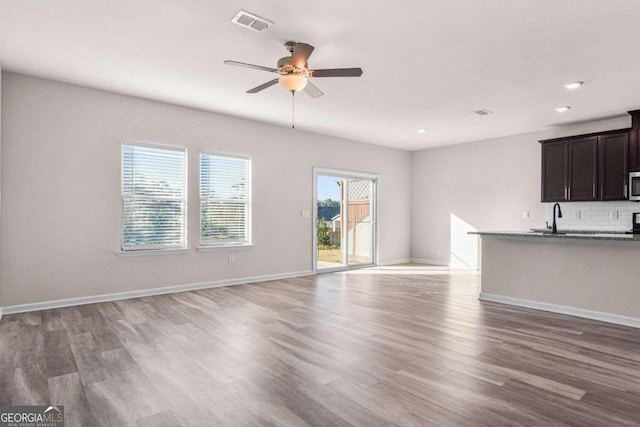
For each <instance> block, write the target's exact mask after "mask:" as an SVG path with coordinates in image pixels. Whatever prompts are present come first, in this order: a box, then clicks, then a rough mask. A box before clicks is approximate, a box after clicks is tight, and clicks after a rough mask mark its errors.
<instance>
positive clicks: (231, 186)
mask: <svg viewBox="0 0 640 427" xmlns="http://www.w3.org/2000/svg"><path fill="white" fill-rule="evenodd" d="M250 181H251V160H250V158H248V157H242V156H228V155H217V154H201V155H200V241H201V244H202V245H226V244H248V243H250V236H249V234H250V233H249V229H250V212H251V209H250V202H251V200H250V199H251V188H250V185H251V182H250Z"/></svg>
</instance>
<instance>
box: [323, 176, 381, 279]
mask: <svg viewBox="0 0 640 427" xmlns="http://www.w3.org/2000/svg"><path fill="white" fill-rule="evenodd" d="M314 185H315V188H314V190H315V191H314V193H315V196H316V197H315V200H316V209H315V215H314V220H315V221H314V224H315V225H314V268H315V269H316V270H325V271H326V270H341V269H346V268H350V267H359V266H365V265H372V264H373V263H374V260H375V246H376V245H375V231H376V230H375V196H376V191H375V190H376V177H375V176H374V175H368V174H359V173H356V172H348V171H336V170H328V169H319V168H318V169H315V171H314Z"/></svg>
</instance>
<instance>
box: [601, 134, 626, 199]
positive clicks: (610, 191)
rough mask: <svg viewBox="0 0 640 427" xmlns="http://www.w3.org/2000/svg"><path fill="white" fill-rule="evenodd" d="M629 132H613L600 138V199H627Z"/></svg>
mask: <svg viewBox="0 0 640 427" xmlns="http://www.w3.org/2000/svg"><path fill="white" fill-rule="evenodd" d="M628 165H629V132H620V133H613V134H609V135H603V136H600V137H599V138H598V168H599V169H598V174H599V177H600V179H599V180H598V181H599V182H600V188H599V190H600V196H599V198H598V200H625V199H627V198H628V197H629V196H628V194H629V193H628V192H627V180H628V179H629V166H628Z"/></svg>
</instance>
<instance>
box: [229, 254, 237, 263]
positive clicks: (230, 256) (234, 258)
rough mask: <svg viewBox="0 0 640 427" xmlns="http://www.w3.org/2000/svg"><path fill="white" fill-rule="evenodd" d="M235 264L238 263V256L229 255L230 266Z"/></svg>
mask: <svg viewBox="0 0 640 427" xmlns="http://www.w3.org/2000/svg"><path fill="white" fill-rule="evenodd" d="M235 263H236V256H235V255H229V264H235Z"/></svg>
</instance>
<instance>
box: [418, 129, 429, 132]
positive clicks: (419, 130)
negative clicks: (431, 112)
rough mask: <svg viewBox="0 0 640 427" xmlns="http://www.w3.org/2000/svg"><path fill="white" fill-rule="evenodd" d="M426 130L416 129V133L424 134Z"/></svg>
mask: <svg viewBox="0 0 640 427" xmlns="http://www.w3.org/2000/svg"><path fill="white" fill-rule="evenodd" d="M426 131H427V130H426V129H425V128H420V129H418V133H425V132H426Z"/></svg>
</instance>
